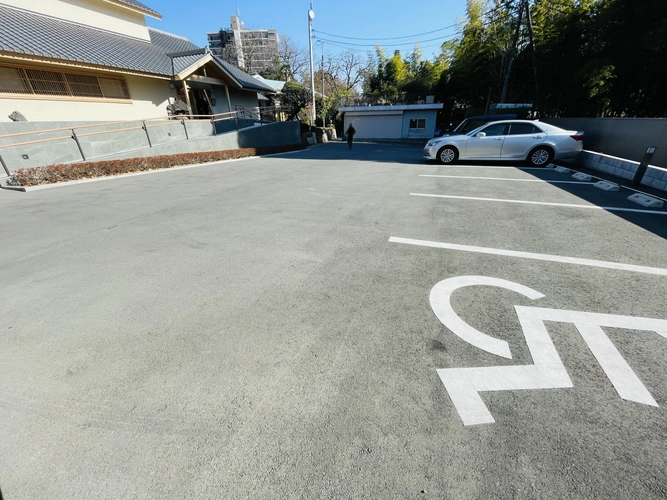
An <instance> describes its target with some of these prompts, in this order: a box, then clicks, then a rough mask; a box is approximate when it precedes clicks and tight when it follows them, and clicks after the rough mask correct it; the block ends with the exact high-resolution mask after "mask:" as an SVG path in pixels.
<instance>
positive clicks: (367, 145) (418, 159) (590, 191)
mask: <svg viewBox="0 0 667 500" xmlns="http://www.w3.org/2000/svg"><path fill="white" fill-rule="evenodd" d="M422 149H423V144H414V143H400V142H396V143H392V142H369V141H359V142H355V143H354V144H353V146H352V149H348V147H347V144H346V143H345V142H343V141H332V142H329V143H326V144H318V145H317V146H313V147H310V148H309V149H307V150H302V151H299V152H295V153H289V154H287V155H282V157H283V158H284V157H286V156H288V157H293V158H295V159H297V158H299V159H311V160H322V161H323V162H325V161H332V160H334V161H341V160H354V161H368V162H381V163H393V164H403V165H414V166H423V167H435V168H436V169H437V171H438V172H442V173H444V172H446V171H447V168H448V166H445V165H439V164H438V163H435V162H431V161H426V160H424V159H423V158H422ZM556 163H557V164H558V163H560V162H556ZM562 165H563V166H566V167H568V168H570V169H572V172H570V173H569V174H568V173H564V174H560V173H557V172H555V171H554V170H553V169H548V168H544V169H541V168H529V165H528V164H527V163H525V162H523V163H507V162H501V161H493V160H489V161H481V162H480V161H465V160H462V161H458V162H457V163H456V164H454V165H452V167H453V168H455V167H456V166H464V167H465V166H492V167H506V168H507V169H515V168H520V169H523V171H524V172H526V173H527V174H530V175H532V176H533V177H535V178H536V179H542V180H561V181H568V180H569V181H574V180H575V179H572V178H571V176H572V174H573V173H574V172H583V173H586V174H588V175H591V176H592V177H593V180H592V181H591V183H590V184H551V185H552V186H555V187H557V188H559V189H561V190H563V191H566V192H568V193H570V194H572V195H574V196H577V197H578V198H580V199H581V200H582V202H586V203H590V204H593V205H596V206H599V207H602V208H606V207H609V208H625V209H629V210H636V211H635V212H633V211H627V212H624V211H619V210H607V211H608V212H609V213H612V214H614V215H615V216H617V217H620V218H621V219H624V220H626V221H628V222H630V223H631V224H634V225H637V226H639V227H641V228H643V229H645V230H647V231H650V232H652V233H654V234H656V235H658V236H661V237H662V238H667V193H665V192H664V191H660V190H657V189H653V188H650V187H647V186H641V187H637V188H633V187H632V183H631V182H630V181H628V180H626V179H621V178H619V177H614V176H611V175H607V174H605V173H604V172H598V171H596V170H590V169H587V168H585V167H578V166H573V165H571V164H566V163H562ZM471 171H472V169H471ZM466 175H468V174H466ZM472 175H475V174H472ZM480 176H481V175H480ZM599 180H607V181H609V182H612V183H614V184H618V185H619V186H621V187H620V190H619V191H616V192H613V191H610V192H608V191H603V190H601V189H598V188H595V187H593V185H592V184H593V183H595V182H597V181H599ZM635 192H641V193H644V194H648V195H649V196H652V197H655V198H659V199H662V200H664V202H665V205H664V206H663V208H661V209H650V208H646V207H643V206H642V205H639V204H637V203H634V202H632V201H629V200H628V199H627V198H628V196H630V195H631V194H634V193H635ZM532 201H546V200H532Z"/></svg>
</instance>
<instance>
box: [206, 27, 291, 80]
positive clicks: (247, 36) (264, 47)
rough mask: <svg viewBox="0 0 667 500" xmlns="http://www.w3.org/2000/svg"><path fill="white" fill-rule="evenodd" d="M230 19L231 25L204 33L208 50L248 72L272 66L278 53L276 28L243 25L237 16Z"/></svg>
mask: <svg viewBox="0 0 667 500" xmlns="http://www.w3.org/2000/svg"><path fill="white" fill-rule="evenodd" d="M230 21H231V22H230V26H231V27H230V28H228V29H224V30H223V29H221V30H220V31H215V32H211V33H207V35H208V47H209V50H210V51H211V53H213V54H215V55H218V56H220V57H222V58H223V59H225V60H227V61H228V62H231V63H234V64H236V65H237V66H238V67H239V68H242V69H243V70H245V71H247V72H248V73H257V72H259V71H262V70H263V69H266V68H268V67H271V66H273V64H274V62H275V60H276V59H277V58H278V57H279V51H278V33H277V32H276V30H249V29H245V28H244V27H243V23H241V22H240V21H239V18H238V16H231V17H230Z"/></svg>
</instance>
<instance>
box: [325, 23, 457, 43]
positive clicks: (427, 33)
mask: <svg viewBox="0 0 667 500" xmlns="http://www.w3.org/2000/svg"><path fill="white" fill-rule="evenodd" d="M456 27H458V24H452V25H450V26H445V27H444V28H440V29H437V30H433V31H426V32H424V33H416V34H414V35H406V36H395V37H389V38H360V37H354V36H343V35H334V34H332V33H326V32H324V31H320V30H313V32H315V33H322V34H323V35H327V36H333V37H336V38H345V39H347V40H403V39H405V38H415V37H417V36H423V35H430V34H431V33H437V32H438V31H445V30H448V29H451V28H456Z"/></svg>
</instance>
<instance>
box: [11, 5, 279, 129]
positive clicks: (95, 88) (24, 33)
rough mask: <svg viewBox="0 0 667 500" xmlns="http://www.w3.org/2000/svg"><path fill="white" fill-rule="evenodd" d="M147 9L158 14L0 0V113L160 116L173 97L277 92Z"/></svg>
mask: <svg viewBox="0 0 667 500" xmlns="http://www.w3.org/2000/svg"><path fill="white" fill-rule="evenodd" d="M145 16H151V17H154V18H156V19H161V15H160V14H159V13H158V12H156V11H154V10H153V9H151V8H149V7H147V6H146V5H144V4H142V3H140V2H138V1H136V0H77V1H75V2H73V1H71V0H38V1H33V2H26V0H0V26H2V29H1V30H0V121H10V118H9V117H8V116H9V115H10V114H12V113H13V112H14V111H17V112H19V113H20V114H21V115H23V116H24V117H25V118H26V119H27V120H28V121H63V120H76V121H97V122H101V121H115V120H137V119H146V118H157V117H161V116H166V115H167V105H168V104H169V102H170V101H173V100H174V99H180V100H182V101H184V102H185V101H187V102H188V104H189V105H190V109H191V110H192V112H193V114H210V113H222V112H225V111H232V110H234V109H237V108H239V107H244V108H253V107H257V106H258V104H259V103H258V98H257V95H258V94H257V93H258V92H263V93H267V92H268V93H271V92H273V89H272V88H271V87H269V86H268V85H265V84H263V83H262V82H260V81H258V80H256V79H255V78H253V77H251V76H250V75H248V74H246V73H245V72H243V71H241V70H239V69H238V68H236V67H234V66H232V65H231V64H229V63H226V62H225V61H222V60H221V59H220V58H218V57H216V56H214V55H212V54H210V53H207V52H206V50H205V49H202V48H199V47H197V46H196V45H194V44H193V43H191V42H189V41H188V40H187V39H185V38H182V37H179V36H177V35H173V34H170V33H165V32H163V31H160V30H156V29H153V28H149V27H147V26H146V22H145ZM184 88H185V89H187V92H184V91H183V89H184Z"/></svg>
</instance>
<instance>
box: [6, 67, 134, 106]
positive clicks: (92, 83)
mask: <svg viewBox="0 0 667 500" xmlns="http://www.w3.org/2000/svg"><path fill="white" fill-rule="evenodd" d="M3 93H5V94H33V95H46V96H63V97H87V98H93V99H124V100H129V99H130V92H129V91H128V89H127V84H126V83H125V80H124V79H122V78H105V77H101V76H94V75H82V74H79V73H61V72H59V71H48V70H43V69H36V68H17V67H13V66H0V94H3Z"/></svg>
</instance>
